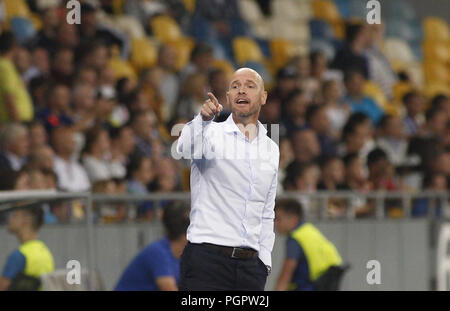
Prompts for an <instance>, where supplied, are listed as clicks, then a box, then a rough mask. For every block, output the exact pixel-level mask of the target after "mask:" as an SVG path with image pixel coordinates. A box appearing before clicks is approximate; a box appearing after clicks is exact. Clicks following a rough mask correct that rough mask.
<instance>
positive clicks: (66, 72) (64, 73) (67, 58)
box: [51, 48, 74, 86]
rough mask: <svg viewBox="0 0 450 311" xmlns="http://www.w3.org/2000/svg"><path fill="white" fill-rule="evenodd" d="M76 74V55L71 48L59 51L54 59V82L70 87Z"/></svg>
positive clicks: (52, 71) (52, 72) (52, 73)
mask: <svg viewBox="0 0 450 311" xmlns="http://www.w3.org/2000/svg"><path fill="white" fill-rule="evenodd" d="M73 73H74V55H73V51H72V50H71V49H70V48H60V49H58V50H57V51H56V52H55V54H54V56H53V58H52V70H51V75H52V79H53V81H57V82H58V83H60V84H64V85H66V86H70V85H71V84H72V75H73Z"/></svg>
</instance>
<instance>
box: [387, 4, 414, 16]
mask: <svg viewBox="0 0 450 311" xmlns="http://www.w3.org/2000/svg"><path fill="white" fill-rule="evenodd" d="M388 10H389V19H396V20H403V21H412V20H414V19H415V18H416V12H415V10H414V8H413V7H412V6H411V3H410V2H409V1H404V0H395V1H388Z"/></svg>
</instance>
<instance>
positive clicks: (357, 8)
mask: <svg viewBox="0 0 450 311" xmlns="http://www.w3.org/2000/svg"><path fill="white" fill-rule="evenodd" d="M349 1H350V17H360V18H364V20H365V18H366V16H367V9H366V4H367V1H365V0H349Z"/></svg>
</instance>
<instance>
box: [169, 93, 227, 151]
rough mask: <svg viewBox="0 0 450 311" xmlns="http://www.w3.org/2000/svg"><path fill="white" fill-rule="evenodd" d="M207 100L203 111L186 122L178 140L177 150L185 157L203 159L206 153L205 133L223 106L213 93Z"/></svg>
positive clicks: (209, 94)
mask: <svg viewBox="0 0 450 311" xmlns="http://www.w3.org/2000/svg"><path fill="white" fill-rule="evenodd" d="M208 96H209V99H208V100H206V101H205V103H204V104H203V106H202V110H201V112H200V113H199V114H198V115H197V116H196V117H195V118H194V119H193V120H192V121H190V122H188V123H186V125H185V126H184V127H183V130H182V131H181V135H180V138H178V142H177V152H178V153H179V154H181V155H182V156H183V158H185V159H201V158H202V157H203V153H204V150H205V149H204V146H203V144H204V134H205V131H206V130H207V128H208V126H209V125H210V123H211V121H212V120H213V119H214V117H215V116H216V114H218V113H220V111H222V109H223V107H222V105H220V104H219V102H218V100H217V99H216V97H215V96H214V95H213V94H212V93H208Z"/></svg>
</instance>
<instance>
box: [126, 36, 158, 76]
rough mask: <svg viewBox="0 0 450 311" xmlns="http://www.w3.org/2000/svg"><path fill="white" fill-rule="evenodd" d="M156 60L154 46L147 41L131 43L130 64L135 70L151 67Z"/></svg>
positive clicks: (140, 40) (134, 40)
mask: <svg viewBox="0 0 450 311" xmlns="http://www.w3.org/2000/svg"><path fill="white" fill-rule="evenodd" d="M157 59H158V51H157V49H156V47H155V45H154V44H153V43H152V42H151V41H150V40H148V39H145V38H142V39H133V41H132V42H131V64H132V65H133V66H134V68H136V69H137V70H141V69H145V68H149V67H151V66H153V65H154V64H155V63H156V61H157Z"/></svg>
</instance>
